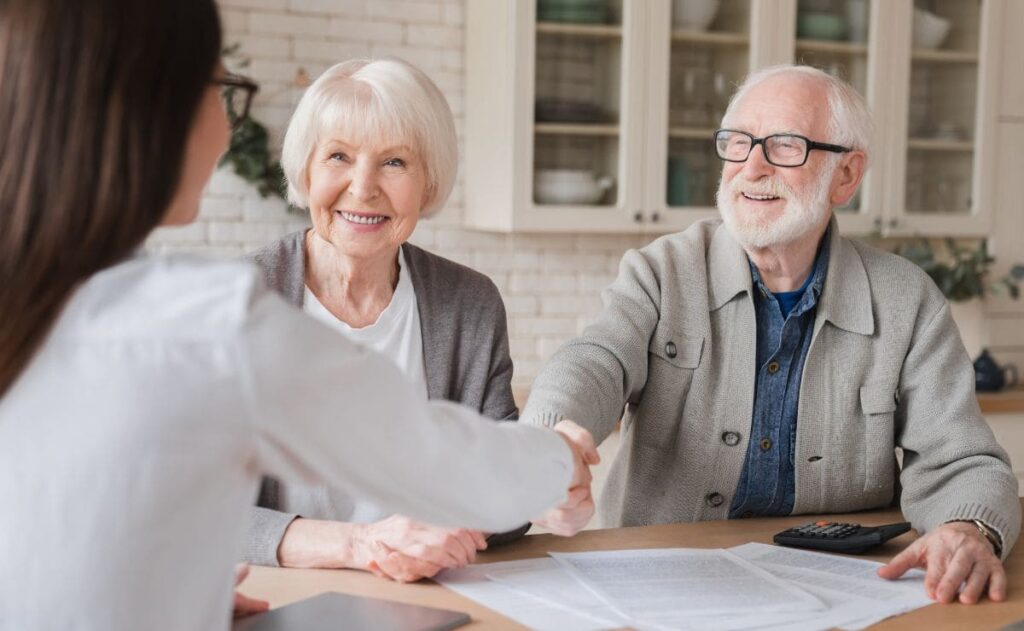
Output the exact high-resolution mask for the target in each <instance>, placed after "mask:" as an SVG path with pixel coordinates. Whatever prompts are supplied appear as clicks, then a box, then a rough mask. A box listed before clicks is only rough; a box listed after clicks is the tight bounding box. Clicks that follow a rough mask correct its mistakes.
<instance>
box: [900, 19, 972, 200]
mask: <svg viewBox="0 0 1024 631" xmlns="http://www.w3.org/2000/svg"><path fill="white" fill-rule="evenodd" d="M980 26H981V2H979V1H978V0H923V1H917V2H915V3H914V9H913V22H912V33H911V41H912V48H911V54H910V89H909V97H908V99H909V100H908V108H907V117H908V118H907V134H908V139H907V152H906V174H905V189H904V207H905V209H906V214H907V215H908V216H913V215H921V216H926V217H935V216H947V217H948V216H956V215H961V216H968V215H971V214H972V207H973V200H972V188H973V187H972V181H973V175H974V173H973V171H974V158H975V151H974V150H975V140H976V136H977V134H976V128H975V125H976V123H975V121H976V118H977V116H976V114H977V99H978V95H979V90H978V87H979V86H978V59H979V39H980V38H979V33H980Z"/></svg>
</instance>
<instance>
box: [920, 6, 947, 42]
mask: <svg viewBox="0 0 1024 631" xmlns="http://www.w3.org/2000/svg"><path fill="white" fill-rule="evenodd" d="M949 27H950V22H949V20H947V19H946V18H943V17H939V16H937V15H935V14H934V13H930V12H928V11H925V10H924V9H918V8H917V7H914V38H913V42H914V48H938V47H939V46H942V42H944V41H945V40H946V35H948V34H949Z"/></svg>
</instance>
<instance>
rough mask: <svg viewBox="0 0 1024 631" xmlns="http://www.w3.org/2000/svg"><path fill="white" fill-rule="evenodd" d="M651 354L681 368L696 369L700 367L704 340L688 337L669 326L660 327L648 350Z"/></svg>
mask: <svg viewBox="0 0 1024 631" xmlns="http://www.w3.org/2000/svg"><path fill="white" fill-rule="evenodd" d="M648 350H649V351H650V352H651V353H653V354H655V355H657V356H658V357H660V358H662V359H664V360H665V361H667V362H668V363H670V364H672V365H673V366H677V367H679V368H696V367H697V366H699V365H700V356H701V352H702V351H703V350H704V338H702V337H697V338H692V337H686V336H685V335H681V334H679V333H676V332H674V331H672V329H670V328H669V327H667V326H659V327H658V328H657V329H656V330H655V331H654V336H653V337H651V345H650V347H649V349H648Z"/></svg>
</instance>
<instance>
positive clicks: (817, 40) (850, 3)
mask: <svg viewBox="0 0 1024 631" xmlns="http://www.w3.org/2000/svg"><path fill="white" fill-rule="evenodd" d="M1009 1H1010V0H918V5H919V6H918V7H915V3H914V2H913V0H884V1H882V0H538V1H537V2H532V1H529V0H468V2H467V13H466V19H467V29H466V38H467V41H466V46H467V51H466V64H467V68H466V81H467V84H466V95H467V101H466V138H465V142H466V154H465V162H464V164H465V174H466V178H465V181H466V209H465V214H464V217H465V223H466V225H467V226H468V227H472V228H478V229H484V230H496V231H505V232H511V231H522V232H573V233H582V232H614V233H650V234H658V233H665V232H671V231H676V230H680V229H683V228H685V227H686V226H688V225H689V224H690V223H692V222H693V221H695V220H697V219H701V218H704V217H712V216H715V215H716V214H717V211H716V210H715V208H714V193H715V190H716V189H717V185H718V179H719V175H720V172H721V171H720V169H721V163H720V162H719V161H718V159H717V158H716V157H715V155H714V151H713V147H712V144H711V137H712V132H713V131H714V129H715V128H716V127H717V126H718V123H719V121H720V120H721V115H722V113H723V112H724V109H725V106H726V105H727V103H728V97H729V96H730V94H731V93H732V91H733V89H734V88H735V86H736V84H737V83H738V82H739V81H741V80H742V78H743V77H744V76H745V75H746V74H747V73H748V72H750V71H751V70H753V69H759V68H764V67H767V66H770V65H774V64H778V63H793V62H797V63H807V64H810V65H814V66H817V67H820V68H822V69H824V70H826V71H828V72H830V73H834V74H837V75H839V76H842V77H844V78H846V79H847V80H849V81H850V82H851V83H852V84H853V85H854V86H855V87H856V88H857V89H858V90H860V91H861V92H862V93H863V94H864V96H865V97H866V98H867V100H868V102H869V104H870V106H871V108H872V111H873V112H874V116H875V123H876V128H875V132H874V137H873V139H872V141H873V151H872V167H871V169H870V170H869V172H868V177H867V178H866V180H865V182H864V184H863V185H862V188H861V190H860V191H859V192H858V194H857V196H856V197H855V198H854V199H853V200H852V201H851V203H850V204H848V205H847V207H846V208H843V209H840V211H839V213H838V214H839V217H840V224H841V225H842V227H843V230H844V231H845V232H847V233H853V234H868V233H880V234H882V235H885V236H909V235H930V236H940V235H952V236H983V235H986V234H987V233H988V231H989V230H990V228H991V225H992V213H991V208H992V205H993V203H994V199H993V197H994V191H995V189H996V181H995V178H996V173H997V168H996V164H995V157H996V155H997V138H996V128H997V127H996V123H997V118H998V115H999V108H1000V99H1001V98H1002V99H1005V95H1006V94H1007V88H1006V87H1005V86H1001V83H1006V80H1007V78H1009V77H1016V74H1020V72H1019V69H1014V68H1013V67H1012V66H1013V64H1012V63H1008V64H1006V66H1005V68H1004V67H1003V63H1004V60H1002V59H1001V58H1000V55H999V54H998V51H999V50H1000V47H1001V46H1002V42H1001V41H1000V40H1001V38H1002V36H1003V35H1002V32H1003V29H1002V23H1003V20H1004V19H1005V17H1006V14H1007V12H1008V8H1007V5H1008V2H1009ZM709 6H710V7H712V8H713V11H712V12H711V17H710V18H708V16H707V14H706V13H705V14H704V15H701V13H702V9H704V8H707V7H709ZM922 10H923V11H925V12H926V13H925V15H926V16H927V17H929V19H932V26H934V25H935V24H936V23H937V24H938V25H939V26H940V27H943V25H945V27H944V28H946V29H947V30H948V32H947V33H946V34H945V36H944V37H942V39H941V42H932V44H935V46H934V47H932V48H928V47H926V44H928V42H924V41H923V39H922V38H923V37H925V36H927V35H928V33H927V32H926V31H927V29H922V26H923V23H922V20H921V16H920V15H918V16H917V17H915V12H917V13H922ZM915 28H917V29H918V30H921V31H922V32H921V33H918V36H917V40H915V36H914V32H915ZM940 30H942V29H941V28H940ZM933 35H934V33H933ZM1014 73H1016V74H1014ZM1001 79H1002V80H1001ZM1010 81H1011V82H1012V83H1013V85H1017V83H1016V82H1017V81H1019V79H1017V78H1012V79H1010Z"/></svg>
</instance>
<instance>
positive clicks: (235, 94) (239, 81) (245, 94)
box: [212, 72, 260, 130]
mask: <svg viewBox="0 0 1024 631" xmlns="http://www.w3.org/2000/svg"><path fill="white" fill-rule="evenodd" d="M212 81H213V83H216V84H217V85H219V86H220V87H221V89H220V95H221V97H222V98H223V99H224V107H225V109H226V110H227V113H228V121H229V122H230V123H231V129H232V130H234V129H238V126H239V125H241V124H242V122H243V121H244V120H245V119H246V118H247V117H248V116H249V106H251V105H252V97H253V96H255V95H256V91H257V90H259V89H260V86H259V85H257V84H256V82H255V81H253V80H252V79H249V78H247V77H243V76H241V75H237V74H232V73H230V72H228V73H225V74H224V76H223V77H215V78H214V79H213V80H212Z"/></svg>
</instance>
